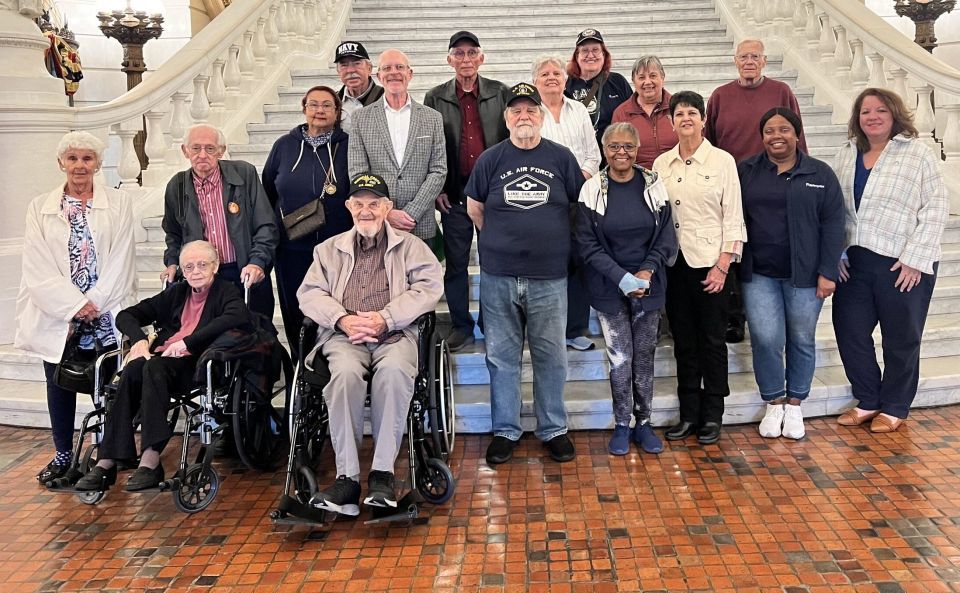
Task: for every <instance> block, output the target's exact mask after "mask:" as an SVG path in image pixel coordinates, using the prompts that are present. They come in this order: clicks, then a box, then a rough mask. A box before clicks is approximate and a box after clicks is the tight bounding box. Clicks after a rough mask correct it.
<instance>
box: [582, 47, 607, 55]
mask: <svg viewBox="0 0 960 593" xmlns="http://www.w3.org/2000/svg"><path fill="white" fill-rule="evenodd" d="M580 55H581V56H601V55H603V48H602V47H581V48H580Z"/></svg>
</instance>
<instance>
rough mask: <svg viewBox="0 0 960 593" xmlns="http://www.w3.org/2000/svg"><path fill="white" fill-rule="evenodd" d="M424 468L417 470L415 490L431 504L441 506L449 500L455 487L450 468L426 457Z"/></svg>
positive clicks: (441, 462)
mask: <svg viewBox="0 0 960 593" xmlns="http://www.w3.org/2000/svg"><path fill="white" fill-rule="evenodd" d="M424 466H425V467H423V468H418V470H419V471H418V472H417V490H419V491H420V495H421V496H423V499H424V500H426V501H427V502H429V503H431V504H443V503H445V502H447V501H448V500H450V497H451V496H453V491H454V489H455V488H456V487H457V482H456V479H454V477H453V472H452V471H450V467H449V466H448V465H447V464H446V463H444V462H443V461H442V460H440V459H437V458H436V457H428V458H427V462H426V463H425V464H424Z"/></svg>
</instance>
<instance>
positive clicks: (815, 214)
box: [737, 151, 845, 288]
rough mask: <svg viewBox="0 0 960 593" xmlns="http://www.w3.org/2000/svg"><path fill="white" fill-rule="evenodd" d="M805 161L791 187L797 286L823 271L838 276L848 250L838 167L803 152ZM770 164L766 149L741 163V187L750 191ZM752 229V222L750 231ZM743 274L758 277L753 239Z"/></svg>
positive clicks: (827, 275)
mask: <svg viewBox="0 0 960 593" xmlns="http://www.w3.org/2000/svg"><path fill="white" fill-rule="evenodd" d="M797 158H798V159H799V162H798V163H797V166H796V168H795V169H794V172H793V174H792V175H791V179H790V185H789V189H788V190H787V229H788V232H789V234H790V267H791V279H790V280H791V283H792V284H793V286H795V287H797V288H811V287H815V286H816V285H817V277H818V276H823V277H824V278H827V279H829V280H833V281H834V282H836V280H837V278H838V275H839V274H838V272H837V264H838V263H839V262H840V254H841V253H842V252H843V239H844V229H843V224H844V216H845V214H844V209H843V194H842V193H841V191H840V182H839V181H837V176H836V174H834V172H833V169H831V168H830V166H829V165H827V164H826V163H824V162H823V161H820V160H817V159H815V158H813V157H812V156H810V155H807V154H804V153H803V152H800V151H798V152H797ZM769 165H770V160H769V159H768V158H767V154H766V153H765V152H761V153H760V154H757V155H754V156H752V157H750V158H748V159H746V160H744V161H741V162H740V164H739V165H737V172H738V173H739V175H740V187H741V188H743V190H744V192H745V191H746V188H747V187H748V186H749V185H750V184H751V183H754V182H755V181H754V178H755V176H756V174H757V172H758V171H760V170H761V169H760V167H766V166H769ZM750 233H751V229H750V226H749V225H747V236H748V237H749V236H750ZM740 277H741V279H742V281H743V282H750V280H751V278H752V277H753V256H752V253H751V249H750V243H749V242H747V243H744V244H743V257H742V259H741V264H740Z"/></svg>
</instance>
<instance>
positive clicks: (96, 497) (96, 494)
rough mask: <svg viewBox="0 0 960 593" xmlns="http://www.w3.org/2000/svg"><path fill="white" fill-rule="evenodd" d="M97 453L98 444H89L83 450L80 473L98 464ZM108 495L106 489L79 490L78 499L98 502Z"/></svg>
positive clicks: (92, 502) (84, 502)
mask: <svg viewBox="0 0 960 593" xmlns="http://www.w3.org/2000/svg"><path fill="white" fill-rule="evenodd" d="M96 454H97V446H96V445H87V448H86V449H84V451H83V456H82V457H81V458H80V468H79V469H80V473H81V474H86V473H87V472H88V471H90V469H91V468H92V467H93V466H94V465H96V463H97V460H96V458H95V457H96ZM106 495H107V491H106V490H94V491H93V492H78V493H77V500H79V501H80V502H82V503H83V504H90V505H93V504H97V503H98V502H100V501H101V500H103V497H104V496H106Z"/></svg>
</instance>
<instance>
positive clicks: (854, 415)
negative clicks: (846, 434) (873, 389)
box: [837, 408, 880, 426]
mask: <svg viewBox="0 0 960 593" xmlns="http://www.w3.org/2000/svg"><path fill="white" fill-rule="evenodd" d="M879 413H880V410H870V411H866V410H861V409H860V408H850V409H849V410H847V411H846V412H844V413H843V414H840V415H839V416H837V424H839V425H840V426H860V425H861V424H863V423H864V422H866V421H867V420H872V419H873V417H874V416H876V415H877V414H879Z"/></svg>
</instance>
